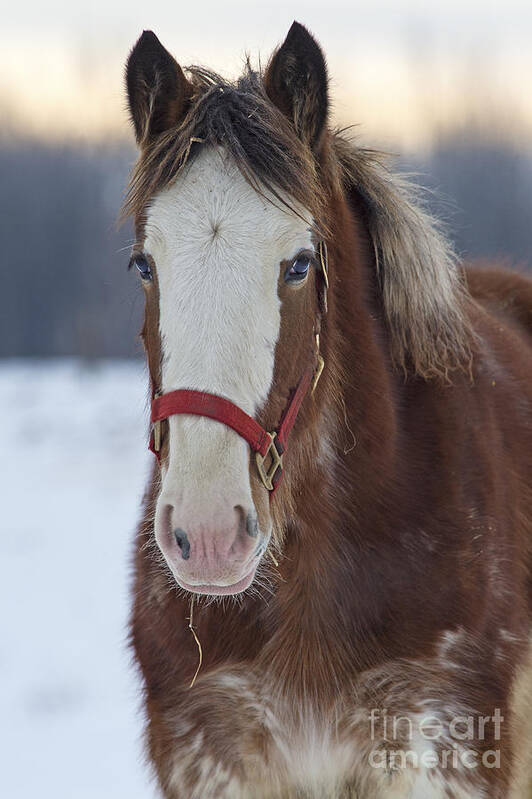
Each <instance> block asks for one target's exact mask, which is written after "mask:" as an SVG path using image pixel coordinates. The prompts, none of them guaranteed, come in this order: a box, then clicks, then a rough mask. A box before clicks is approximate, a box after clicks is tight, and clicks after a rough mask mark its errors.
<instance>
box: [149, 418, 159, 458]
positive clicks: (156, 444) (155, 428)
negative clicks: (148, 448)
mask: <svg viewBox="0 0 532 799" xmlns="http://www.w3.org/2000/svg"><path fill="white" fill-rule="evenodd" d="M151 432H152V436H153V451H154V452H160V451H161V423H160V422H154V423H153V424H152V426H151Z"/></svg>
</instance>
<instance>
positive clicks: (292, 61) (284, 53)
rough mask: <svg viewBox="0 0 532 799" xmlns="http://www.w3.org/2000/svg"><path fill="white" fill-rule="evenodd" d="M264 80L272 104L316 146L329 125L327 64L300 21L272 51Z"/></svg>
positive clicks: (295, 23) (307, 140)
mask: <svg viewBox="0 0 532 799" xmlns="http://www.w3.org/2000/svg"><path fill="white" fill-rule="evenodd" d="M264 83H265V88H266V93H267V95H268V97H269V98H270V100H271V101H272V103H273V104H274V105H276V106H277V108H279V109H280V110H281V111H282V112H283V113H284V114H285V115H286V116H287V117H288V119H290V121H291V122H292V123H293V124H294V127H295V129H296V132H297V134H298V136H299V137H300V138H301V139H302V140H303V141H305V142H306V143H307V144H309V146H310V147H311V148H313V149H316V148H317V147H318V145H319V143H320V140H321V136H322V134H323V132H324V130H325V127H326V125H327V116H328V110H329V99H328V89H327V67H326V65H325V58H324V56H323V53H322V51H321V49H320V46H319V44H318V43H317V42H316V40H315V39H314V38H313V37H312V36H311V35H310V33H309V32H308V30H307V29H306V28H305V27H304V26H303V25H300V24H299V22H293V23H292V27H291V28H290V30H289V31H288V35H287V37H286V39H285V40H284V42H283V44H282V45H281V47H279V49H278V50H277V51H276V52H275V53H274V54H273V56H272V58H271V60H270V63H269V64H268V67H267V70H266V76H265V79H264Z"/></svg>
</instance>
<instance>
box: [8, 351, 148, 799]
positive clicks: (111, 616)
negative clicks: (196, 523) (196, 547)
mask: <svg viewBox="0 0 532 799" xmlns="http://www.w3.org/2000/svg"><path fill="white" fill-rule="evenodd" d="M146 386H147V381H146V377H145V373H144V367H143V365H142V364H139V363H131V362H121V361H112V362H104V363H98V364H95V365H86V364H83V363H81V362H77V361H46V362H42V361H41V362H38V361H36V362H28V361H24V362H21V361H3V362H0V413H1V416H2V425H1V428H0V457H1V464H2V466H1V468H2V472H1V475H2V477H1V483H0V485H1V494H2V514H1V521H0V713H1V716H0V718H1V724H0V753H1V754H0V763H1V765H0V795H1V796H3V797H6V799H35V798H36V797H39V799H48V797H53V799H111V798H112V799H120V798H121V797H127V799H137V797H138V799H153V797H155V796H156V792H155V789H154V788H153V785H152V784H151V782H150V780H149V773H148V770H147V769H146V768H145V766H144V764H143V757H142V747H141V741H140V736H141V729H142V720H141V715H140V712H139V684H138V680H137V678H136V675H135V672H134V670H133V669H132V667H131V664H130V655H129V652H128V651H127V648H126V644H125V637H126V619H127V612H128V591H129V572H130V561H131V549H132V547H131V542H132V538H133V534H134V530H135V524H136V521H137V518H138V513H139V505H140V500H141V496H142V491H143V485H144V481H145V478H146V474H147V470H148V464H149V457H150V456H149V453H148V451H147V450H146V446H145V441H146V426H145V419H146V395H147V389H146Z"/></svg>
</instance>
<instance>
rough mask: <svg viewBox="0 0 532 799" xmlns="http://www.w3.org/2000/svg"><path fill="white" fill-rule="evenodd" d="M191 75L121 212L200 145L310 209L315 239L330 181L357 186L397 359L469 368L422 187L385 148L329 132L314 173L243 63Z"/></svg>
mask: <svg viewBox="0 0 532 799" xmlns="http://www.w3.org/2000/svg"><path fill="white" fill-rule="evenodd" d="M187 72H188V76H189V80H190V83H191V86H192V89H193V92H192V98H191V102H190V107H189V109H188V111H187V113H186V115H185V117H184V119H183V120H181V121H180V123H179V124H178V125H177V126H176V127H171V128H169V129H168V130H167V131H165V132H164V133H162V134H161V135H159V136H158V137H157V139H156V140H155V141H154V142H152V143H151V144H150V145H148V146H146V147H143V148H142V149H141V152H140V156H139V159H138V161H137V164H136V165H135V167H134V169H133V172H132V176H131V179H130V182H129V186H128V191H127V195H126V198H125V202H124V207H123V212H122V216H123V217H127V216H129V215H134V216H136V217H137V218H140V217H142V215H143V214H145V210H146V207H147V206H148V205H149V201H150V199H151V198H152V197H153V196H154V194H155V193H156V192H158V191H161V190H162V189H164V188H166V187H168V186H169V185H171V184H172V183H173V182H174V181H175V180H176V178H177V176H178V175H179V173H180V172H181V170H182V169H184V168H185V167H186V165H187V164H188V163H190V162H191V161H192V160H193V158H194V157H195V156H196V155H197V153H198V152H199V149H200V147H201V146H202V145H211V146H219V147H221V148H222V149H223V150H224V151H225V152H227V154H228V155H229V156H230V157H232V158H233V159H234V160H235V162H236V164H237V166H238V168H239V169H240V171H241V172H242V174H243V176H244V177H245V178H246V180H248V182H249V183H250V184H251V185H252V186H253V187H254V188H255V189H256V190H257V191H258V192H259V193H261V194H264V195H265V196H267V197H269V198H270V199H272V198H273V200H274V201H276V202H279V203H281V204H282V205H284V206H287V207H288V208H290V210H292V211H293V212H295V213H297V214H301V209H302V208H304V209H306V210H307V211H309V212H310V213H311V214H312V216H313V218H314V220H316V229H317V231H318V232H319V233H320V234H321V235H326V234H327V232H328V231H329V230H330V228H331V227H332V220H330V219H329V218H328V200H329V199H330V189H331V185H333V184H335V183H336V184H338V183H339V184H341V186H342V188H343V190H344V191H345V192H346V193H348V194H349V193H352V192H355V193H356V194H357V196H358V197H359V198H360V199H361V201H362V204H363V207H364V209H365V217H366V221H367V225H368V230H369V234H370V238H371V241H372V244H373V249H374V253H375V263H376V268H377V274H378V283H379V286H380V288H381V293H382V303H383V308H384V314H385V317H386V322H387V325H388V328H389V331H390V348H391V355H392V359H393V362H394V364H395V365H396V366H397V367H398V368H400V369H402V370H403V371H404V372H405V374H412V373H413V374H415V375H419V376H421V377H423V378H425V379H429V378H432V377H438V378H444V379H448V378H449V374H450V372H452V371H453V370H454V369H464V370H467V369H470V364H471V349H470V348H471V343H472V341H473V338H474V334H473V332H472V329H471V326H470V323H469V320H468V318H467V313H466V308H467V298H468V295H467V289H466V288H465V284H464V280H463V277H462V275H461V272H460V270H459V269H458V265H457V258H456V255H455V253H454V251H453V248H452V246H451V244H450V242H449V241H448V239H447V238H446V236H445V235H444V233H443V230H442V227H441V225H440V223H438V221H437V220H436V219H435V218H434V217H433V216H431V214H430V213H429V212H428V211H427V210H426V208H425V207H424V205H423V202H422V201H421V197H420V189H419V187H417V186H415V185H414V184H413V183H412V182H411V181H409V180H408V179H407V178H406V177H404V176H401V175H398V174H397V173H393V172H392V171H391V170H390V169H389V168H388V164H387V159H386V156H385V155H384V154H382V153H378V152H376V151H374V150H368V149H364V148H361V147H358V146H357V145H356V144H355V143H354V142H352V141H350V140H348V138H347V137H346V134H345V133H344V132H342V131H336V132H333V133H332V134H331V147H330V148H329V151H328V156H327V158H326V162H325V163H324V164H322V165H321V170H320V169H318V168H317V165H316V160H315V158H314V156H313V154H312V153H311V151H310V149H309V148H308V147H307V146H306V145H305V144H304V143H303V142H302V141H301V140H300V139H299V138H298V136H297V135H296V134H295V131H294V129H293V127H292V126H291V125H290V124H289V122H288V120H287V119H286V117H285V116H284V114H283V113H282V112H281V111H280V110H279V109H277V108H276V107H275V106H274V105H273V104H272V102H271V101H270V99H269V98H268V96H267V94H266V91H265V88H264V82H263V76H262V74H261V73H260V72H256V71H254V70H253V69H252V68H251V66H250V64H249V62H247V65H246V69H245V71H244V74H243V75H242V76H241V77H240V78H238V79H237V80H236V81H235V82H229V81H226V80H225V79H223V78H222V77H220V76H219V75H217V74H216V73H214V72H211V71H209V70H206V69H204V68H203V67H196V66H193V67H188V68H187ZM320 172H321V174H320ZM324 172H327V176H326V180H324V179H323V178H324V175H323V173H324ZM287 198H290V199H287Z"/></svg>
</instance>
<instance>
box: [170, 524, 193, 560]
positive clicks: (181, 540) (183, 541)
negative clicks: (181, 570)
mask: <svg viewBox="0 0 532 799" xmlns="http://www.w3.org/2000/svg"><path fill="white" fill-rule="evenodd" d="M174 536H175V540H176V541H177V546H178V547H179V549H180V550H181V554H182V555H183V560H188V559H189V557H190V541H189V540H188V536H187V534H186V533H185V531H184V530H182V529H181V528H180V527H178V528H177V529H175V530H174Z"/></svg>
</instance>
